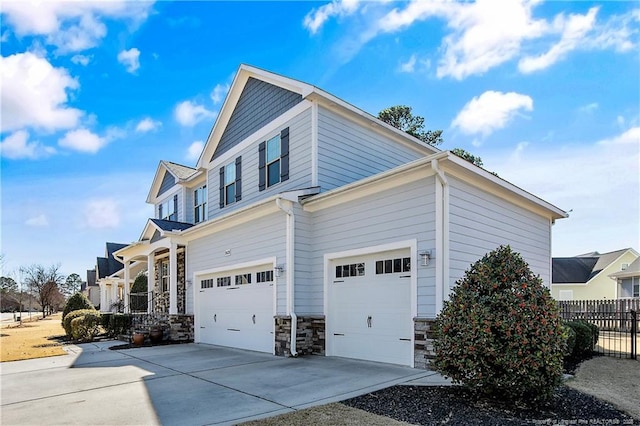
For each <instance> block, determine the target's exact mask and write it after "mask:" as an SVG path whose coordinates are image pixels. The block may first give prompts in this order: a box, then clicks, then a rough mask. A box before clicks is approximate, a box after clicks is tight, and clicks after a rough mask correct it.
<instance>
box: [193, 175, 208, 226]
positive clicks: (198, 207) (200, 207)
mask: <svg viewBox="0 0 640 426" xmlns="http://www.w3.org/2000/svg"><path fill="white" fill-rule="evenodd" d="M198 191H204V192H206V194H205V196H204V197H203V199H202V200H200V201H201V202H200V204H196V194H197V192H198ZM208 204H209V188H208V187H207V184H206V183H204V184H202V185H200V186H198V187H196V188H194V190H193V223H194V224H196V223H201V222H204V221H206V220H207V206H208ZM197 210H202V214H201V219H200V220H199V221H196V211H197Z"/></svg>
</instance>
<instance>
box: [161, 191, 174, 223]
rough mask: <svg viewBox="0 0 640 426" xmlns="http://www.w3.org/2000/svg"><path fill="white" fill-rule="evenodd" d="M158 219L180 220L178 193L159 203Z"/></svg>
mask: <svg viewBox="0 0 640 426" xmlns="http://www.w3.org/2000/svg"><path fill="white" fill-rule="evenodd" d="M158 219H163V220H172V221H174V222H175V221H177V220H178V194H176V195H174V196H173V198H169V199H168V200H165V201H164V202H162V203H160V205H158Z"/></svg>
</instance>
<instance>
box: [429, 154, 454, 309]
mask: <svg viewBox="0 0 640 426" xmlns="http://www.w3.org/2000/svg"><path fill="white" fill-rule="evenodd" d="M431 168H432V169H433V171H434V172H435V173H436V177H437V178H438V181H439V182H440V188H441V191H442V196H441V198H440V200H436V202H438V203H440V206H438V207H437V209H438V208H439V209H440V211H441V217H440V223H438V222H437V218H436V235H437V236H436V240H439V241H440V244H439V246H438V247H436V271H437V270H438V269H440V271H441V280H442V281H441V283H440V286H441V295H442V301H439V300H436V311H437V312H436V314H438V313H439V311H440V310H441V309H442V308H443V306H442V305H443V302H444V300H446V299H448V297H449V273H450V272H449V181H448V180H447V177H446V176H445V175H444V172H443V171H442V169H440V164H439V163H438V160H437V159H433V160H431ZM438 192H439V191H436V194H437V193H438ZM436 216H437V215H436ZM438 225H440V226H438ZM438 228H440V229H439V230H438ZM438 233H439V235H438ZM436 275H437V274H436ZM437 293H438V291H437V289H436V294H437ZM438 305H440V306H438Z"/></svg>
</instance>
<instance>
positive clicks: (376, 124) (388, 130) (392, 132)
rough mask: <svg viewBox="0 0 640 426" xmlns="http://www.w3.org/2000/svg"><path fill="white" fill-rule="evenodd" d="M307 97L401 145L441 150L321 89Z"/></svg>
mask: <svg viewBox="0 0 640 426" xmlns="http://www.w3.org/2000/svg"><path fill="white" fill-rule="evenodd" d="M308 99H311V100H314V101H316V102H318V103H319V104H320V105H322V106H323V107H325V108H327V109H329V110H331V111H333V112H335V113H337V114H340V115H341V116H343V117H345V118H349V119H351V120H356V121H359V122H360V124H362V125H369V127H370V128H371V130H373V131H375V132H377V133H380V134H383V135H385V136H386V137H391V138H392V139H393V140H394V141H396V142H399V143H402V144H403V145H405V146H407V147H409V148H412V149H414V150H416V151H418V152H420V153H423V154H425V155H430V154H435V153H438V152H441V150H440V149H438V148H436V147H434V146H432V145H429V144H428V143H425V142H423V141H421V140H420V139H418V138H416V137H414V136H411V135H410V134H408V133H407V132H404V131H402V130H400V129H397V128H395V127H393V126H391V125H390V124H387V123H385V122H384V121H382V120H380V119H378V118H377V117H374V116H373V115H371V114H369V113H368V112H366V111H363V110H361V109H360V108H358V107H356V106H354V105H351V104H350V103H348V102H345V101H343V100H342V99H340V98H338V97H336V96H333V95H332V94H330V93H327V92H325V91H324V90H322V89H318V88H314V91H313V93H311V94H309V96H308Z"/></svg>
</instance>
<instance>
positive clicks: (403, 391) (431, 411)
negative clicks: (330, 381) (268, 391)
mask: <svg viewBox="0 0 640 426" xmlns="http://www.w3.org/2000/svg"><path fill="white" fill-rule="evenodd" d="M342 403H343V404H345V405H348V406H350V407H355V408H359V409H361V410H365V411H368V412H370V413H374V414H378V415H381V416H386V417H391V418H393V419H396V420H400V421H404V422H408V423H412V424H417V425H440V424H447V425H460V426H462V425H496V426H502V425H527V424H531V425H640V419H635V420H634V419H633V418H632V417H630V416H628V415H626V414H624V413H621V412H620V411H618V410H616V409H615V408H614V407H613V406H612V405H610V404H608V403H606V402H604V401H601V400H599V399H597V398H595V397H593V396H591V395H586V394H584V393H581V392H578V391H576V390H574V389H571V388H568V387H566V386H561V387H559V388H558V389H557V391H556V392H555V394H554V396H553V398H552V399H551V400H550V401H549V402H547V403H546V404H544V405H542V406H541V407H538V408H536V409H531V408H526V407H515V408H514V407H510V406H507V405H506V404H501V403H500V402H499V401H492V400H486V399H484V400H483V399H478V398H477V397H476V396H475V395H473V394H472V393H471V392H470V391H468V390H467V389H465V388H462V387H460V386H447V387H445V386H433V387H428V386H393V387H390V388H386V389H383V390H380V391H377V392H373V393H370V394H367V395H362V396H359V397H356V398H352V399H349V400H346V401H343V402H342Z"/></svg>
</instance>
